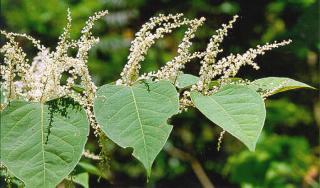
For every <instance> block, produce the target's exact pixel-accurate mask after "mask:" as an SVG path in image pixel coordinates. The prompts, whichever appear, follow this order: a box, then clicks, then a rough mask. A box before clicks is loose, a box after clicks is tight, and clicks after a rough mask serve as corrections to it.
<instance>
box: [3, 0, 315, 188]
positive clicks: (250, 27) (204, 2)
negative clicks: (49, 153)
mask: <svg viewBox="0 0 320 188" xmlns="http://www.w3.org/2000/svg"><path fill="white" fill-rule="evenodd" d="M68 7H69V8H70V9H71V11H72V17H73V25H72V37H75V38H76V37H78V36H79V33H80V30H81V28H82V27H83V25H84V22H85V21H86V19H87V18H88V16H90V15H92V14H93V13H94V12H95V11H99V10H103V9H108V10H109V11H110V14H109V15H108V16H107V17H105V18H104V19H103V20H101V21H99V22H97V24H96V25H95V32H94V33H95V35H96V36H99V37H100V43H99V44H97V45H96V46H95V47H94V48H93V49H92V50H91V52H90V59H89V68H90V71H91V74H92V76H93V78H94V81H95V83H96V84H97V85H98V86H100V85H102V84H106V83H109V82H112V81H114V80H116V79H118V78H119V74H120V72H121V70H122V67H123V66H124V64H125V63H126V60H127V55H128V52H129V46H130V41H131V40H132V39H133V37H134V33H135V32H136V31H138V29H139V28H140V26H141V25H142V24H143V23H144V22H146V21H147V20H148V19H149V18H150V17H152V16H155V15H157V14H159V13H178V12H182V13H184V14H185V15H186V16H187V17H188V18H194V17H201V16H204V17H206V18H207V21H206V23H205V26H203V27H202V28H201V29H200V30H199V31H198V33H197V37H196V39H195V40H194V50H204V49H205V47H206V44H207V42H208V39H209V37H210V36H211V35H212V34H214V31H215V30H216V29H217V28H219V27H220V25H221V24H222V23H226V22H228V20H229V19H230V18H231V17H232V16H233V15H234V14H238V15H239V16H240V19H239V20H238V22H237V23H236V24H235V26H234V29H233V30H232V31H231V32H230V34H229V36H228V37H227V38H226V40H225V41H224V42H223V48H224V52H223V53H222V55H226V54H228V53H230V52H233V53H236V52H244V51H245V50H246V49H248V48H250V47H254V46H255V45H257V44H262V43H265V42H271V41H274V40H282V39H288V38H291V39H292V40H293V43H292V44H291V45H289V46H287V47H283V48H280V49H277V50H273V51H272V52H269V53H267V54H266V55H265V56H263V57H259V58H258V59H257V62H259V64H260V65H261V69H260V70H259V71H253V70H252V69H250V68H244V69H243V70H242V71H241V72H240V75H239V76H241V77H244V78H247V79H256V78H261V77H266V76H283V77H290V78H293V79H296V80H299V81H302V82H305V83H307V84H310V85H312V86H314V87H316V88H319V83H320V78H319V53H318V52H319V50H320V42H319V35H320V33H319V2H318V1H316V0H259V1H248V0H226V1H222V0H171V1H170V0H1V29H5V30H7V31H12V32H20V33H21V32H24V33H27V34H30V35H32V36H34V37H36V38H38V39H41V40H42V41H43V43H44V44H45V45H47V46H49V47H50V48H54V47H55V45H56V42H57V40H58V36H59V35H60V33H61V32H62V31H63V27H64V25H65V24H66V13H67V11H66V10H67V8H68ZM185 29H186V28H182V29H179V30H177V31H175V32H174V33H173V34H172V35H170V36H167V37H165V38H164V39H163V40H159V41H158V42H157V43H156V45H155V46H154V47H152V48H151V49H150V50H149V52H148V55H147V58H146V60H145V61H144V62H143V65H142V67H143V71H150V70H156V69H157V68H159V67H160V66H162V65H163V64H164V63H165V62H167V61H168V60H170V59H171V58H172V57H174V55H175V53H176V49H177V46H178V44H179V42H180V40H181V39H182V36H183V33H184V31H185ZM1 40H3V38H2V39H1ZM20 42H21V44H22V45H23V48H24V49H25V50H27V51H28V52H29V54H31V55H34V54H35V50H34V49H33V48H32V47H31V45H30V44H29V43H28V42H27V41H26V40H23V39H21V41H20ZM31 55H30V56H31ZM198 70H199V64H198V63H197V62H191V63H189V64H188V65H187V72H189V73H193V74H197V72H198ZM266 106H267V119H266V124H265V127H264V131H263V134H262V136H261V138H260V140H259V143H258V146H257V150H256V152H249V151H248V150H247V149H246V148H245V147H244V145H242V144H241V143H240V142H239V141H237V140H236V139H235V138H233V137H232V136H231V135H228V134H225V135H224V137H223V142H222V148H221V150H220V151H217V142H218V141H217V140H218V138H219V135H220V132H221V131H222V130H221V128H219V127H217V126H215V125H214V124H212V123H211V122H210V121H209V120H207V119H206V118H205V117H204V116H203V115H201V114H200V113H199V112H198V111H196V110H190V111H188V112H186V113H183V114H181V115H179V116H177V117H174V118H172V120H171V123H172V124H173V125H174V130H173V132H172V134H171V136H170V138H169V141H168V144H167V145H166V147H165V149H164V150H163V151H162V152H161V153H160V155H159V156H158V157H157V158H156V162H155V164H154V165H153V171H152V176H151V178H150V179H149V180H148V182H147V180H146V174H145V171H144V169H143V167H142V165H141V164H140V163H139V162H138V161H137V160H135V159H134V158H133V157H132V156H131V152H132V150H131V149H122V148H119V147H118V146H116V145H115V144H114V143H112V142H111V141H109V142H107V143H104V144H105V145H106V146H107V148H108V151H107V156H108V160H107V164H106V163H105V164H103V165H101V164H99V162H96V161H90V160H88V159H85V158H83V159H82V160H81V163H80V164H79V165H78V166H77V168H76V169H75V171H74V172H73V174H74V175H76V174H78V173H81V172H84V171H87V172H89V173H90V175H89V183H90V187H94V188H98V187H185V188H188V187H201V183H200V181H199V176H201V175H199V169H200V171H201V169H202V170H203V171H204V172H205V173H206V175H207V177H208V178H209V179H210V181H211V182H212V184H213V185H215V187H244V188H250V187H273V188H277V187H279V188H280V187H281V188H282V187H286V188H291V187H314V188H315V187H319V186H320V185H319V167H320V161H319V155H320V146H319V126H320V101H319V91H311V90H299V91H292V92H290V93H282V94H279V95H276V96H274V97H271V98H270V99H269V100H268V101H267V102H266ZM86 147H87V148H88V149H90V150H91V151H93V152H95V153H99V148H98V147H97V142H96V139H95V138H94V136H93V135H91V136H90V139H89V142H88V144H87V146H86ZM98 169H100V170H98ZM197 174H198V175H197ZM2 185H3V184H2ZM0 186H1V184H0Z"/></svg>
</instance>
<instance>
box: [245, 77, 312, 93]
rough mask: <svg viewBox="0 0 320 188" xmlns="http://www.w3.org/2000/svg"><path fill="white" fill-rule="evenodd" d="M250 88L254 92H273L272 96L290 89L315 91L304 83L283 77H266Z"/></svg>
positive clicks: (255, 82)
mask: <svg viewBox="0 0 320 188" xmlns="http://www.w3.org/2000/svg"><path fill="white" fill-rule="evenodd" d="M250 87H251V88H253V89H255V90H256V91H259V90H261V91H273V92H272V94H276V93H280V92H284V91H287V90H292V89H302V88H308V89H315V88H314V87H311V86H309V85H307V84H305V83H302V82H298V81H296V80H293V79H291V78H284V77H266V78H261V79H258V80H255V81H253V82H252V83H251V85H250Z"/></svg>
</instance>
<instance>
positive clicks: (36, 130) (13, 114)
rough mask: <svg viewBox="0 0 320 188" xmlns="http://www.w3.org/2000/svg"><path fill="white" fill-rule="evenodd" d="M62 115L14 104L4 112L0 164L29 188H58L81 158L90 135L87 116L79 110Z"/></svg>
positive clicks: (42, 106) (36, 106)
mask: <svg viewBox="0 0 320 188" xmlns="http://www.w3.org/2000/svg"><path fill="white" fill-rule="evenodd" d="M61 109H62V108H61ZM62 111H64V112H63V113H60V112H57V111H54V112H53V111H52V109H51V108H49V105H48V104H40V103H31V102H22V101H12V102H11V103H10V105H9V106H8V107H7V108H6V109H5V110H4V111H3V112H1V147H0V154H1V162H3V164H4V165H5V166H6V167H7V168H8V169H9V170H10V172H12V173H13V174H14V176H16V177H17V178H19V179H21V180H22V181H23V182H24V183H25V185H26V187H27V188H28V187H30V188H35V187H41V188H51V187H55V186H56V185H57V184H58V183H60V182H61V181H62V180H63V179H64V178H65V177H66V176H68V174H69V173H70V172H71V171H72V170H73V169H74V167H75V166H76V164H77V163H78V162H79V160H80V158H81V156H82V152H83V149H84V145H85V143H86V141H87V136H88V134H89V125H88V121H87V117H86V114H85V112H84V110H83V109H82V108H80V107H79V106H77V107H75V106H68V107H63V109H62ZM48 133H49V134H48Z"/></svg>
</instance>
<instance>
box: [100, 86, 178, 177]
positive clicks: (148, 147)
mask: <svg viewBox="0 0 320 188" xmlns="http://www.w3.org/2000/svg"><path fill="white" fill-rule="evenodd" d="M178 110H179V99H178V93H177V91H176V89H175V87H174V86H173V85H172V84H171V83H170V82H168V81H159V82H145V83H140V84H135V85H133V86H120V85H110V84H109V85H104V86H102V87H101V88H100V89H99V90H98V91H97V98H96V100H95V102H94V112H95V115H96V119H97V121H98V123H99V124H100V125H101V126H102V130H103V131H104V132H105V133H106V134H107V136H108V137H109V138H110V139H111V140H112V141H114V142H115V143H117V144H118V145H120V146H121V147H123V148H126V147H132V148H133V156H135V157H136V158H137V159H138V160H139V161H141V162H142V164H143V165H144V167H145V168H146V169H147V173H148V176H149V175H150V172H151V166H152V163H153V161H154V159H155V158H156V156H157V155H158V154H159V152H160V151H161V149H162V148H163V146H164V144H165V143H166V141H167V139H168V137H169V134H170V132H171V130H172V126H171V125H168V124H167V120H168V118H170V117H171V116H172V115H174V114H176V113H178Z"/></svg>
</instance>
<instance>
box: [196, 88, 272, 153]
mask: <svg viewBox="0 0 320 188" xmlns="http://www.w3.org/2000/svg"><path fill="white" fill-rule="evenodd" d="M191 99H192V101H193V103H194V105H195V106H196V108H197V109H199V110H200V112H201V113H203V114H204V115H205V116H206V117H207V118H209V119H210V120H211V121H212V122H214V123H215V124H217V125H218V126H220V127H221V128H222V129H224V130H226V131H227V132H228V133H230V134H231V135H233V136H235V137H236V138H238V139H239V140H240V141H241V142H243V143H244V144H245V145H246V146H247V147H248V148H249V150H254V149H255V146H256V143H257V140H258V138H259V135H260V133H261V130H262V128H263V124H264V120H265V117H266V110H265V106H264V102H263V100H262V98H261V97H260V95H259V94H258V93H257V92H255V91H254V90H252V89H250V88H249V87H247V86H241V85H228V86H225V87H223V88H222V89H221V90H220V91H218V92H217V93H214V94H212V95H210V96H204V95H202V94H200V93H198V92H192V93H191Z"/></svg>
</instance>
